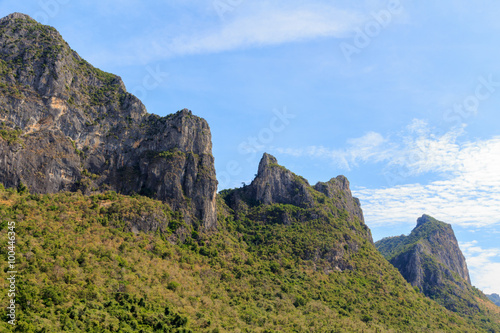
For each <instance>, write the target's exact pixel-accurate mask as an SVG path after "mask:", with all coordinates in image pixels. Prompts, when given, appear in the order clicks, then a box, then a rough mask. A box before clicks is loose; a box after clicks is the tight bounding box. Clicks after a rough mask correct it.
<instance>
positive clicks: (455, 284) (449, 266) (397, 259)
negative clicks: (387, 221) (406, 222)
mask: <svg viewBox="0 0 500 333" xmlns="http://www.w3.org/2000/svg"><path fill="white" fill-rule="evenodd" d="M375 245H376V246H377V249H378V250H379V251H380V252H381V253H382V254H383V255H384V257H386V259H387V260H389V262H390V263H391V264H393V265H394V266H395V267H396V268H397V269H398V270H399V271H400V273H401V274H402V275H403V277H404V278H405V279H406V280H407V281H408V282H410V283H411V284H412V285H413V286H415V287H417V288H418V289H419V290H420V291H422V292H423V293H424V294H425V295H427V296H429V297H430V298H432V299H435V300H436V301H438V302H439V303H441V304H442V305H444V306H445V307H446V308H448V309H449V310H452V311H456V312H459V313H462V314H467V315H470V314H473V313H477V312H481V311H483V310H482V306H481V304H480V303H481V302H483V301H485V299H486V297H485V296H484V294H482V293H481V292H480V291H479V290H477V289H475V288H474V287H472V286H471V281H470V277H469V271H468V269H467V264H466V262H465V258H464V256H463V254H462V251H461V250H460V247H459V245H458V242H457V239H456V237H455V234H454V232H453V229H452V227H451V225H449V224H447V223H444V222H441V221H438V220H436V219H434V218H432V217H430V216H428V215H423V216H422V217H420V218H419V219H418V220H417V226H416V227H415V229H413V230H412V232H411V233H410V234H409V235H408V236H405V235H401V236H396V237H389V238H384V239H382V240H380V241H378V242H376V243H375Z"/></svg>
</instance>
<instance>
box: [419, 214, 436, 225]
mask: <svg viewBox="0 0 500 333" xmlns="http://www.w3.org/2000/svg"><path fill="white" fill-rule="evenodd" d="M432 222H437V220H436V219H434V218H432V217H431V216H429V215H426V214H424V215H422V216H421V217H419V218H418V219H417V228H418V227H420V226H422V225H424V224H426V223H432Z"/></svg>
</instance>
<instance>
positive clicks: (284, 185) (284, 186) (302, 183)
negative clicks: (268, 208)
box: [245, 153, 313, 207]
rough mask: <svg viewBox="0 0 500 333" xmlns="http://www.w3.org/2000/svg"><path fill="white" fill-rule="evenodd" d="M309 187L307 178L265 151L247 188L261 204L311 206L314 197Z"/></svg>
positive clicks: (251, 195)
mask: <svg viewBox="0 0 500 333" xmlns="http://www.w3.org/2000/svg"><path fill="white" fill-rule="evenodd" d="M309 187H310V185H309V183H308V182H307V180H305V179H304V178H302V177H300V176H297V175H295V174H294V173H293V172H291V171H290V170H287V169H286V168H284V167H283V166H281V165H279V164H278V161H277V160H276V158H275V157H274V156H271V155H269V154H267V153H265V154H264V155H263V156H262V159H261V160H260V163H259V169H258V172H257V176H256V177H255V179H254V180H253V181H252V183H251V184H250V185H249V186H248V187H247V188H245V190H246V192H247V195H249V196H250V197H252V198H253V200H254V201H255V202H258V203H259V204H264V205H270V204H274V203H282V204H291V205H295V206H299V207H310V206H311V205H312V202H313V198H312V196H311V193H309V191H308V188H309Z"/></svg>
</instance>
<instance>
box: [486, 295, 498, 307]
mask: <svg viewBox="0 0 500 333" xmlns="http://www.w3.org/2000/svg"><path fill="white" fill-rule="evenodd" d="M486 296H488V298H489V299H490V300H491V301H492V302H493V303H495V304H496V305H498V306H500V296H499V295H498V294H491V295H486Z"/></svg>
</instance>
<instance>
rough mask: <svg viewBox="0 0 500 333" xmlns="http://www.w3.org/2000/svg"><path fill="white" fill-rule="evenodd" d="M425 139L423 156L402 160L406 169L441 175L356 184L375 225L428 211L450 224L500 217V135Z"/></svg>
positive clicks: (491, 221)
mask: <svg viewBox="0 0 500 333" xmlns="http://www.w3.org/2000/svg"><path fill="white" fill-rule="evenodd" d="M450 137H451V136H450ZM427 143H428V144H427V145H423V146H422V147H423V148H422V150H421V153H422V156H424V158H416V159H415V160H411V159H410V160H403V161H406V162H403V161H402V162H401V163H406V164H404V165H403V164H402V165H403V166H404V167H405V168H404V172H407V173H408V174H419V173H423V172H440V173H441V177H442V178H443V179H442V180H438V181H432V182H429V183H427V184H420V183H415V184H402V185H396V186H392V187H386V188H376V189H368V188H358V189H355V190H354V192H355V194H356V195H357V196H359V197H360V199H361V200H362V202H363V209H364V211H365V212H366V217H367V221H368V222H369V223H370V224H371V225H374V226H376V225H387V224H391V223H393V224H397V223H404V222H408V221H413V220H414V219H415V216H419V215H421V214H423V213H427V214H431V215H433V216H435V217H436V218H438V219H440V220H443V221H446V222H449V223H452V224H453V223H456V224H461V225H475V226H486V225H492V224H497V223H500V172H499V171H498V165H500V137H494V138H491V139H490V140H482V141H475V142H465V143H462V144H459V143H457V142H455V141H454V139H450V138H448V139H443V137H440V138H436V139H435V140H430V141H429V142H427ZM411 146H412V145H409V147H410V148H409V150H410V151H411V150H412V149H413V148H411ZM391 162H392V161H391Z"/></svg>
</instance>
